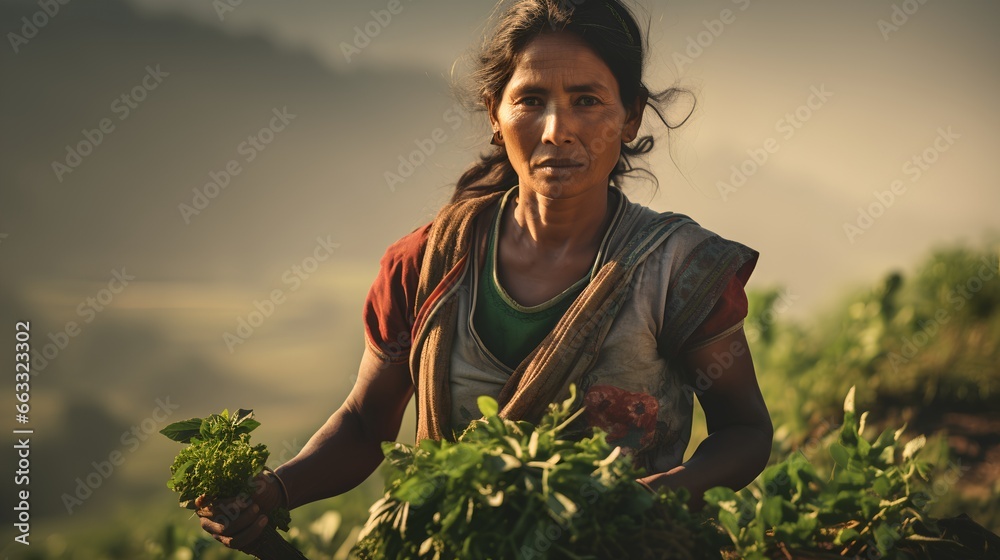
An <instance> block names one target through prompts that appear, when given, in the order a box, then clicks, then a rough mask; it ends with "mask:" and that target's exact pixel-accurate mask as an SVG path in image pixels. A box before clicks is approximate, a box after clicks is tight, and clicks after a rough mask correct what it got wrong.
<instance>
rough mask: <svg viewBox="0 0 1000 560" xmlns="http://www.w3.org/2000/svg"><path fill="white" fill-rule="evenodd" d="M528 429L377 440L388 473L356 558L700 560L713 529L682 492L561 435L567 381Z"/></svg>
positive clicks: (485, 409)
mask: <svg viewBox="0 0 1000 560" xmlns="http://www.w3.org/2000/svg"><path fill="white" fill-rule="evenodd" d="M571 393H572V394H571V396H570V398H569V399H568V400H566V401H565V402H563V403H562V404H561V405H557V404H553V405H551V406H550V408H549V411H548V413H547V414H546V415H545V416H544V417H543V418H542V419H541V421H540V422H539V424H538V425H537V426H533V425H531V424H530V423H528V422H513V421H510V420H504V419H501V418H500V417H499V416H498V414H497V410H498V407H497V403H496V401H495V400H493V399H492V398H489V397H480V399H479V407H480V410H481V411H482V413H483V415H484V417H485V418H484V419H483V420H479V421H475V422H473V423H472V424H471V425H470V426H469V428H468V429H467V430H466V431H465V432H464V433H463V434H462V435H461V436H460V437H459V438H458V440H457V441H456V442H448V441H440V442H439V441H432V440H424V441H421V442H420V443H419V444H418V445H417V446H416V447H410V446H407V445H402V444H399V443H392V442H386V443H384V444H383V449H384V451H385V454H386V458H387V459H388V461H389V463H390V464H391V465H392V467H393V468H394V469H395V470H394V472H393V474H392V476H390V477H389V479H388V480H387V483H386V484H387V491H386V494H385V496H384V497H383V498H382V499H381V500H379V501H378V502H376V503H375V504H374V505H373V506H372V508H371V517H370V518H369V521H368V523H367V524H366V526H365V528H364V529H363V531H362V534H361V537H362V538H361V540H360V542H359V544H358V547H357V549H356V553H357V555H358V557H359V558H361V559H385V558H392V559H395V558H407V559H410V558H435V559H439V558H445V559H450V558H463V559H470V560H471V559H478V558H526V559H530V558H537V559H542V558H576V559H584V558H590V559H593V558H630V559H643V558H649V559H660V558H665V557H666V558H675V559H685V558H711V557H712V556H711V555H710V554H709V552H708V551H713V550H714V551H716V554H717V551H718V549H719V545H720V544H721V543H722V542H724V541H722V540H720V534H719V533H718V532H717V531H716V530H715V528H714V527H713V526H712V525H711V524H709V523H707V521H706V520H704V519H701V518H698V517H696V516H693V515H692V514H690V513H689V512H688V510H687V507H686V506H685V504H684V500H685V498H686V496H685V495H684V494H681V495H675V494H671V493H667V492H661V493H658V494H655V495H654V494H653V493H651V492H649V491H648V490H647V489H646V488H645V487H643V486H642V485H641V484H639V483H638V482H636V478H638V477H640V476H642V475H641V473H639V472H638V471H636V470H635V469H633V468H632V466H631V462H630V461H628V460H626V459H624V458H619V451H620V449H619V448H615V449H612V448H611V446H610V445H609V444H608V443H607V442H606V441H605V435H604V434H603V433H600V432H598V433H596V434H595V435H593V436H592V437H588V438H584V439H582V440H579V441H569V440H566V439H563V438H562V437H561V435H562V432H563V430H564V429H565V428H566V427H567V426H568V425H569V424H570V423H571V422H572V421H573V420H574V419H575V418H576V417H577V416H578V415H579V414H580V413H581V412H582V409H581V410H578V411H576V413H575V414H571V406H572V404H573V402H574V400H575V398H576V395H575V388H574V389H573V390H572V391H571Z"/></svg>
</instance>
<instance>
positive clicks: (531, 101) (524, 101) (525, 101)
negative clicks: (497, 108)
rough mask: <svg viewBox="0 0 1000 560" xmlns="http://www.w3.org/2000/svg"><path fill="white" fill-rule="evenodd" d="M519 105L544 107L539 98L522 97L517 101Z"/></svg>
mask: <svg viewBox="0 0 1000 560" xmlns="http://www.w3.org/2000/svg"><path fill="white" fill-rule="evenodd" d="M517 104H518V105H526V106H528V107H540V106H541V105H542V100H541V98H539V97H522V98H521V99H519V100H518V101H517Z"/></svg>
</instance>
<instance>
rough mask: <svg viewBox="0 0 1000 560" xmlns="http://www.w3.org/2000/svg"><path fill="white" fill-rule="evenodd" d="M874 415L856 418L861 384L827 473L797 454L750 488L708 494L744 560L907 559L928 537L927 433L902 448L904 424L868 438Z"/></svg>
mask: <svg viewBox="0 0 1000 560" xmlns="http://www.w3.org/2000/svg"><path fill="white" fill-rule="evenodd" d="M866 417H867V413H863V414H861V416H860V418H858V417H856V415H855V408H854V388H853V387H852V388H851V390H850V391H849V392H848V395H847V398H846V399H845V401H844V424H843V426H842V427H841V429H840V431H839V432H838V433H837V434H835V435H836V436H837V439H836V441H833V442H831V443H830V444H829V446H828V447H827V449H828V451H829V454H830V457H831V459H832V467H831V468H830V472H829V473H825V474H824V475H821V473H820V472H819V471H818V470H817V468H816V467H815V466H814V465H813V464H811V463H810V462H809V461H808V460H807V459H806V458H805V456H804V455H802V454H801V453H796V454H793V455H792V456H790V457H789V458H788V459H786V460H785V461H782V462H781V463H778V464H776V465H773V466H771V467H768V468H767V469H765V470H764V472H763V473H762V474H761V476H760V477H758V479H757V480H756V481H755V482H754V483H753V484H752V485H751V486H749V487H747V488H745V489H743V490H741V491H739V492H734V491H732V490H730V489H727V488H721V487H719V488H713V489H711V490H709V491H708V492H706V494H705V500H706V502H707V503H708V504H709V507H708V509H709V510H710V511H711V512H712V514H713V515H714V516H715V517H716V518H717V519H718V521H719V524H720V525H721V526H722V527H723V528H724V529H725V531H726V532H727V533H728V535H729V537H730V539H731V540H732V543H733V545H734V547H735V552H736V553H737V554H738V557H739V558H744V559H747V560H754V559H763V558H787V557H792V555H794V554H796V553H802V552H804V551H809V552H812V553H820V554H822V553H829V554H834V555H843V556H847V557H857V556H864V557H868V556H869V555H875V557H878V558H903V557H907V556H903V555H902V553H901V551H902V549H903V548H906V545H907V543H906V542H905V541H906V540H907V539H909V540H911V541H917V540H925V539H926V537H923V536H921V535H917V534H916V533H915V531H914V523H916V522H918V521H920V522H922V523H923V524H924V525H928V524H932V522H931V521H930V520H927V519H924V516H923V514H922V512H921V508H922V507H923V506H924V505H926V503H927V494H926V493H924V492H923V491H922V489H923V487H924V482H925V481H926V479H927V473H928V472H929V470H930V465H928V464H927V463H926V462H923V461H921V460H919V459H918V458H917V455H918V452H919V451H920V449H921V448H922V447H923V445H924V442H925V439H924V436H920V437H917V438H915V439H913V440H910V441H909V442H908V443H906V444H905V445H900V436H901V435H902V433H903V429H899V430H892V429H887V430H885V431H884V432H882V434H881V435H880V436H879V437H878V438H877V439H875V440H874V441H869V440H868V439H866V438H865V437H864V435H863V432H864V426H865V420H866Z"/></svg>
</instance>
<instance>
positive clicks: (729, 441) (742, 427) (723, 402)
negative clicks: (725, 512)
mask: <svg viewBox="0 0 1000 560" xmlns="http://www.w3.org/2000/svg"><path fill="white" fill-rule="evenodd" d="M688 364H689V366H690V368H691V371H693V372H695V374H696V375H698V374H699V372H701V373H703V374H704V375H699V378H700V379H702V380H703V381H702V383H701V386H699V387H698V389H699V390H703V392H701V393H700V394H699V396H698V401H699V402H700V403H701V406H702V408H703V409H704V410H705V417H706V419H707V422H708V434H709V435H708V437H707V438H706V439H705V441H703V442H702V443H701V445H699V446H698V449H697V450H696V451H695V452H694V454H693V455H692V456H691V458H690V459H689V460H688V461H687V462H685V463H684V464H683V465H680V466H678V467H675V468H674V469H671V470H670V471H667V472H663V473H656V474H653V475H650V476H647V477H645V478H643V479H642V482H645V483H646V484H648V485H650V486H652V487H653V488H657V487H659V486H667V487H669V488H677V487H683V488H686V489H688V490H689V491H690V492H691V505H692V506H693V507H695V508H700V507H701V506H702V505H703V504H704V502H703V500H702V495H703V494H704V493H705V491H706V490H708V489H709V488H712V487H715V486H727V487H729V488H733V489H740V488H743V487H744V486H746V485H747V484H749V483H750V482H752V481H753V479H754V478H756V477H757V475H758V474H760V472H761V471H762V470H764V467H765V466H766V465H767V459H768V457H769V456H770V453H771V439H772V436H773V428H772V425H771V418H770V416H769V415H768V412H767V406H766V405H765V404H764V398H763V397H762V396H761V394H760V387H758V385H757V376H756V373H755V371H754V367H753V360H752V359H751V357H750V349H749V347H748V345H747V340H746V335H745V334H744V332H743V329H740V330H738V331H736V332H734V333H732V334H730V335H728V336H725V337H723V338H722V339H720V340H717V341H715V342H713V343H711V344H709V345H708V346H705V347H702V348H700V349H698V350H695V351H692V352H691V353H689V354H688ZM705 385H708V386H707V387H705Z"/></svg>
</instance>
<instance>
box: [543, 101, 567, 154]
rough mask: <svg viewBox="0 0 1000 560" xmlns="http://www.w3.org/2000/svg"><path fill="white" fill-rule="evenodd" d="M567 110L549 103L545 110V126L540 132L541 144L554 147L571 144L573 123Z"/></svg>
mask: <svg viewBox="0 0 1000 560" xmlns="http://www.w3.org/2000/svg"><path fill="white" fill-rule="evenodd" d="M569 113H570V112H569V110H568V109H566V108H562V107H559V106H557V105H556V104H555V103H550V104H549V106H548V107H547V108H546V110H545V115H544V117H543V118H544V119H545V126H544V128H543V130H542V142H543V143H545V144H552V145H555V146H562V145H564V144H571V143H572V142H573V137H574V133H573V123H572V117H571V116H570V114H569Z"/></svg>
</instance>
